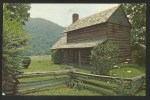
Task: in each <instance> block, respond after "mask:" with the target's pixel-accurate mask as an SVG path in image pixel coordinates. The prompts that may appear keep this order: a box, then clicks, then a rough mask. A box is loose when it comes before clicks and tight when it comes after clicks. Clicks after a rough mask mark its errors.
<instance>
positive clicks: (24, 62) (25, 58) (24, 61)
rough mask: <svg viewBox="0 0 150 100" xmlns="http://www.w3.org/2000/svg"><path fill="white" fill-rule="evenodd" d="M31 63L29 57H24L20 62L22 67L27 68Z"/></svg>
mask: <svg viewBox="0 0 150 100" xmlns="http://www.w3.org/2000/svg"><path fill="white" fill-rule="evenodd" d="M30 63H31V59H30V58H29V57H24V58H23V61H22V67H24V68H28V67H29V65H30Z"/></svg>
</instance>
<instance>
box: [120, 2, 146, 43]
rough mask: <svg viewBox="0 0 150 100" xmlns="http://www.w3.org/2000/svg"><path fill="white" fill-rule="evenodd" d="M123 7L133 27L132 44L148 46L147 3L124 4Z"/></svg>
mask: <svg viewBox="0 0 150 100" xmlns="http://www.w3.org/2000/svg"><path fill="white" fill-rule="evenodd" d="M122 7H123V9H124V11H125V13H126V14H127V17H128V19H129V21H130V23H131V25H132V30H131V40H132V43H134V42H139V43H141V44H144V45H145V44H146V37H145V35H146V4H145V3H130V4H128V3H123V4H122Z"/></svg>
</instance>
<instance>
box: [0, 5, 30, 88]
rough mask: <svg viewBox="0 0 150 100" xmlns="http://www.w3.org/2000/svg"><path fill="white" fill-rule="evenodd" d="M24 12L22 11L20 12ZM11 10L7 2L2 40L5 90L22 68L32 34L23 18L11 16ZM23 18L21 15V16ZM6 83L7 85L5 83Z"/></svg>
mask: <svg viewBox="0 0 150 100" xmlns="http://www.w3.org/2000/svg"><path fill="white" fill-rule="evenodd" d="M20 13H22V12H20ZM11 15H12V14H11V11H10V10H9V9H7V6H6V4H4V6H3V35H2V36H3V42H2V77H3V80H2V81H3V84H2V88H3V91H7V90H9V88H12V86H8V85H7V84H10V82H12V83H13V79H14V80H15V75H16V72H18V71H19V70H20V68H21V66H22V65H21V64H22V57H21V54H22V53H23V51H24V50H25V49H26V48H27V47H28V46H27V44H26V43H27V41H28V40H29V38H30V36H29V35H27V32H26V30H24V28H23V25H22V20H21V19H19V20H18V18H14V19H12V18H11ZM20 18H21V17H20ZM4 84H5V85H4Z"/></svg>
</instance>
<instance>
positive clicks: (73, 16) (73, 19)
mask: <svg viewBox="0 0 150 100" xmlns="http://www.w3.org/2000/svg"><path fill="white" fill-rule="evenodd" d="M78 19H79V15H78V14H76V13H74V14H73V15H72V23H74V22H76V21H77V20H78Z"/></svg>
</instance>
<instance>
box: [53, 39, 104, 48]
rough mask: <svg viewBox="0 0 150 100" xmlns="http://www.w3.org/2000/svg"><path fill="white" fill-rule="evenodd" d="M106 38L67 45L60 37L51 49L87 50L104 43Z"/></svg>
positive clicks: (65, 40)
mask: <svg viewBox="0 0 150 100" xmlns="http://www.w3.org/2000/svg"><path fill="white" fill-rule="evenodd" d="M106 40H107V38H106V37H100V38H99V39H97V40H86V41H80V42H75V43H67V38H66V37H62V38H61V39H60V40H58V41H57V42H56V43H55V44H54V45H53V46H52V47H51V49H62V48H89V47H94V46H96V45H97V44H98V43H102V42H104V41H106Z"/></svg>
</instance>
